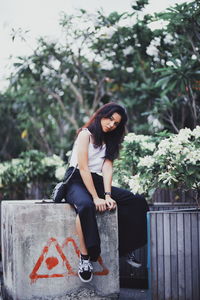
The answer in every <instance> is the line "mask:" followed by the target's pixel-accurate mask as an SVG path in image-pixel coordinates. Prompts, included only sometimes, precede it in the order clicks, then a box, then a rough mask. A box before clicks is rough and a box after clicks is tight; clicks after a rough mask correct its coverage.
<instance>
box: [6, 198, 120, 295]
mask: <svg viewBox="0 0 200 300" xmlns="http://www.w3.org/2000/svg"><path fill="white" fill-rule="evenodd" d="M36 202H37V203H36ZM1 220H2V254H3V257H2V258H3V276H4V292H6V295H7V296H6V298H5V299H13V300H32V299H38V300H39V299H42V300H44V299H48V300H51V299H54V300H55V299H59V300H60V299H90V298H92V299H95V298H96V299H111V298H112V299H113V298H114V299H117V297H118V294H119V263H118V251H117V250H118V228H117V212H105V213H103V214H97V222H98V226H99V231H100V237H101V244H102V245H101V247H102V254H101V259H100V260H99V261H98V262H97V263H94V264H93V266H94V278H93V280H92V281H91V282H90V283H88V284H84V283H82V282H81V281H80V279H79V278H78V276H77V267H78V260H79V258H78V254H79V244H78V237H77V234H76V230H75V212H74V210H73V209H72V208H71V207H70V206H69V205H68V204H54V203H47V204H43V203H41V202H40V201H3V202H2V218H1ZM85 292H86V294H87V297H86V298H84V297H85V296H83V295H82V294H84V293H85ZM4 297H5V296H4ZM70 297H71V298H70ZM81 297H82V298H81Z"/></svg>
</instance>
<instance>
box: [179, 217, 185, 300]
mask: <svg viewBox="0 0 200 300" xmlns="http://www.w3.org/2000/svg"><path fill="white" fill-rule="evenodd" d="M177 231H178V235H177V237H178V294H179V295H180V297H181V299H182V300H184V299H185V264H184V252H185V243H184V226H183V213H178V214H177Z"/></svg>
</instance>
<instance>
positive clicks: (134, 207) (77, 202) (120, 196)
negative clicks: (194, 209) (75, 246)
mask: <svg viewBox="0 0 200 300" xmlns="http://www.w3.org/2000/svg"><path fill="white" fill-rule="evenodd" d="M70 169H71V168H70ZM70 169H69V171H68V172H70V171H71V170H70ZM92 178H93V181H94V185H95V188H96V191H97V194H98V196H99V197H100V198H104V186H103V177H102V176H100V175H98V174H96V173H92ZM111 193H112V199H114V200H115V201H116V202H117V207H118V229H119V255H120V256H123V255H125V254H127V253H128V252H130V251H132V250H135V249H137V248H140V247H142V246H144V245H145V244H146V242H147V224H146V212H147V211H148V210H149V208H148V204H147V202H146V200H145V199H144V197H143V196H141V195H138V194H135V195H134V194H133V193H131V192H129V191H127V190H125V189H121V188H117V187H112V189H111ZM66 202H67V203H69V204H72V205H73V206H74V208H75V210H76V212H77V213H78V214H79V218H80V222H81V227H82V231H83V235H84V239H85V244H86V247H87V249H88V254H89V255H90V258H91V260H92V261H96V260H97V259H98V257H99V255H100V253H101V247H100V244H101V242H100V238H99V232H98V227H97V221H96V208H95V205H94V203H93V200H92V197H91V194H90V193H89V192H88V191H87V188H86V187H85V184H84V183H83V180H82V178H81V175H80V172H79V170H76V171H75V173H74V174H73V176H72V178H71V179H70V181H69V184H68V187H67V193H66Z"/></svg>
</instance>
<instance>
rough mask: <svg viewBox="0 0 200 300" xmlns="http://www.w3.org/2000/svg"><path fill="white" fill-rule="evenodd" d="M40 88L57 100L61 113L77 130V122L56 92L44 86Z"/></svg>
mask: <svg viewBox="0 0 200 300" xmlns="http://www.w3.org/2000/svg"><path fill="white" fill-rule="evenodd" d="M40 89H41V90H42V91H43V92H45V93H48V94H49V95H51V96H52V97H53V98H54V99H56V100H57V102H58V104H59V105H60V107H61V109H62V111H63V114H64V116H65V117H66V118H67V120H68V121H69V122H70V123H71V124H72V125H73V126H74V128H75V129H76V130H78V128H79V126H78V123H77V122H76V120H75V118H74V117H73V116H71V114H70V113H68V111H67V109H66V108H65V105H64V103H63V101H62V99H61V97H60V96H59V95H58V94H56V93H55V92H52V91H50V90H49V89H47V88H44V87H40Z"/></svg>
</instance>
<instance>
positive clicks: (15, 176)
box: [0, 150, 65, 199]
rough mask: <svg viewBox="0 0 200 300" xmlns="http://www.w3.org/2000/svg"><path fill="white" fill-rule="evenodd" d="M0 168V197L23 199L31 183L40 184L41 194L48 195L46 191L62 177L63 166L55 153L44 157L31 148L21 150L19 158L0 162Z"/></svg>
mask: <svg viewBox="0 0 200 300" xmlns="http://www.w3.org/2000/svg"><path fill="white" fill-rule="evenodd" d="M0 170H1V171H0V192H1V198H2V199H24V198H27V197H28V196H27V194H29V193H28V191H29V190H30V189H31V187H32V186H33V185H34V187H36V186H38V185H40V186H41V189H43V196H46V197H47V196H49V192H48V191H51V189H52V186H53V185H54V184H55V182H57V181H58V180H61V179H62V177H63V175H64V171H65V166H64V162H63V161H62V160H61V159H60V157H58V156H57V155H53V156H51V157H46V155H45V154H44V153H42V152H40V151H37V150H31V151H27V152H23V153H22V154H21V155H20V157H19V158H15V159H12V160H11V161H8V162H5V163H2V164H0ZM44 189H46V191H45V190H44ZM32 196H33V195H32Z"/></svg>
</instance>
